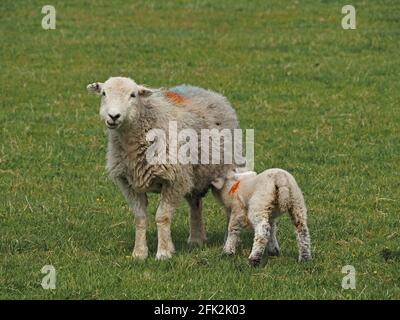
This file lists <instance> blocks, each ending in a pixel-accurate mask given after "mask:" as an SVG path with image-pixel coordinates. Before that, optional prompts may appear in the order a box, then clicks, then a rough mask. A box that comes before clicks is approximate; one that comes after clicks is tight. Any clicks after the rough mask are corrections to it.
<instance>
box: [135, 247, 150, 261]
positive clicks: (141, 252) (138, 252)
mask: <svg viewBox="0 0 400 320" xmlns="http://www.w3.org/2000/svg"><path fill="white" fill-rule="evenodd" d="M148 255H149V251H148V249H147V248H144V249H134V250H133V252H132V257H133V258H135V259H139V260H144V259H146V258H147V256H148Z"/></svg>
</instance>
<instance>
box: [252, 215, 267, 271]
mask: <svg viewBox="0 0 400 320" xmlns="http://www.w3.org/2000/svg"><path fill="white" fill-rule="evenodd" d="M253 226H254V240H253V248H252V249H251V253H250V256H249V263H250V264H251V265H252V266H257V265H259V264H260V262H261V258H262V256H263V254H264V251H265V247H266V246H267V243H268V238H269V237H270V232H271V226H270V225H269V222H268V220H267V219H260V221H258V222H257V223H255V224H253Z"/></svg>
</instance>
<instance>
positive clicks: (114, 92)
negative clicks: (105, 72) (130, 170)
mask: <svg viewBox="0 0 400 320" xmlns="http://www.w3.org/2000/svg"><path fill="white" fill-rule="evenodd" d="M87 90H88V91H89V92H90V93H93V94H96V95H98V96H100V97H101V106H100V117H101V119H102V120H103V121H104V122H105V124H106V126H107V127H108V128H109V129H117V128H119V127H121V126H122V125H123V124H124V123H126V122H127V121H130V120H132V119H135V118H137V117H138V115H139V108H140V107H141V103H140V99H141V98H144V97H147V96H149V95H151V94H152V90H151V89H148V88H146V87H144V86H141V85H138V84H136V82H135V81H133V80H132V79H129V78H123V77H112V78H109V79H108V80H107V81H106V82H104V83H101V82H95V83H92V84H89V85H88V86H87Z"/></svg>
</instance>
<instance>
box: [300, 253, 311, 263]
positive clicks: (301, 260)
mask: <svg viewBox="0 0 400 320" xmlns="http://www.w3.org/2000/svg"><path fill="white" fill-rule="evenodd" d="M311 259H312V258H311V255H310V254H305V255H301V256H299V259H298V261H299V262H305V261H310V260H311Z"/></svg>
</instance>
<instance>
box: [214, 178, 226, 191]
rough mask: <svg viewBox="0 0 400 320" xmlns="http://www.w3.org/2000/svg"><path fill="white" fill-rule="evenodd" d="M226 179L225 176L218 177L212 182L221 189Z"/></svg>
mask: <svg viewBox="0 0 400 320" xmlns="http://www.w3.org/2000/svg"><path fill="white" fill-rule="evenodd" d="M224 183H225V179H224V178H217V179H215V180H214V181H212V182H211V184H212V185H213V186H214V187H215V188H216V189H217V190H220V189H222V187H223V186H224Z"/></svg>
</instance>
